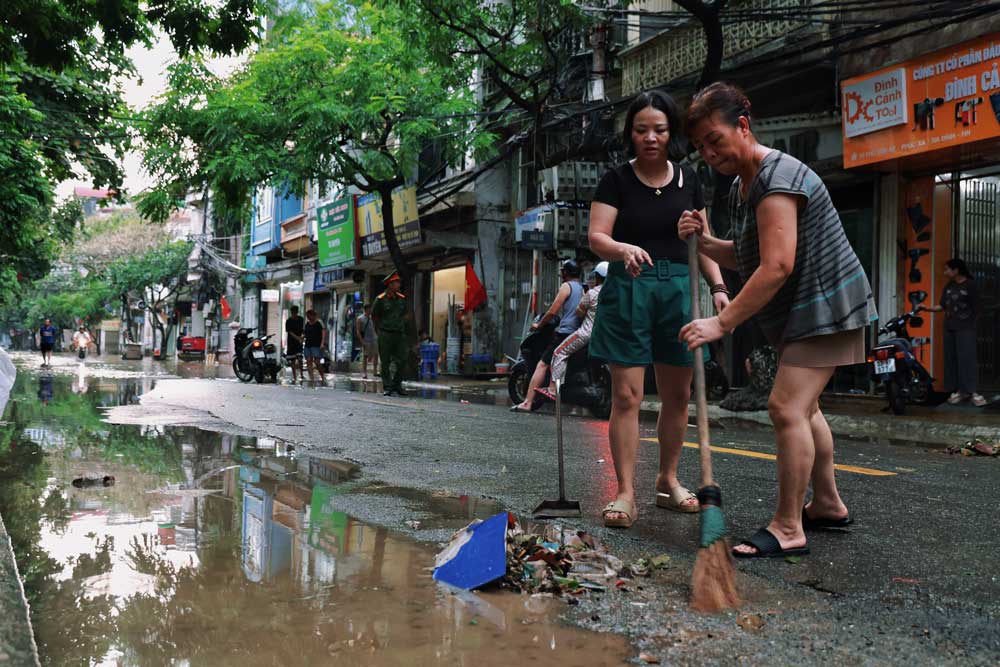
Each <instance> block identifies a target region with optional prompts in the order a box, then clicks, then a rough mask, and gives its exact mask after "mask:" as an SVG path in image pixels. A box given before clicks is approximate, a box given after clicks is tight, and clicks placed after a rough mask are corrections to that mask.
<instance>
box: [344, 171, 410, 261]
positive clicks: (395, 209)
mask: <svg viewBox="0 0 1000 667" xmlns="http://www.w3.org/2000/svg"><path fill="white" fill-rule="evenodd" d="M392 219H393V228H394V229H395V230H396V240H397V241H398V242H399V247H400V248H408V247H410V246H415V245H419V244H420V217H419V216H418V215H417V189H416V188H415V187H408V188H397V189H396V190H395V191H394V192H393V193H392ZM357 220H358V236H359V237H360V238H361V256H362V257H375V256H377V255H381V254H383V253H386V252H389V246H388V244H387V243H386V241H385V227H384V223H383V219H382V198H381V195H379V193H377V192H372V193H369V194H367V195H364V196H361V197H358V205H357Z"/></svg>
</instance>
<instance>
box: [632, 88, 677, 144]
mask: <svg viewBox="0 0 1000 667" xmlns="http://www.w3.org/2000/svg"><path fill="white" fill-rule="evenodd" d="M646 107H653V108H654V109H658V110H659V111H662V112H663V115H665V116H666V117H667V127H668V128H669V130H670V140H669V141H668V142H667V157H670V158H673V159H675V160H676V159H679V158H680V157H681V156H682V155H684V147H683V138H684V127H683V123H684V119H683V116H681V110H680V107H679V106H677V102H675V101H674V98H672V97H671V96H670V95H668V94H667V93H664V92H662V91H659V90H649V91H646V92H643V93H639V94H638V95H636V96H635V99H634V100H632V104H631V105H630V106H629V108H628V111H627V112H626V113H625V130H624V132H623V133H622V141H623V142H624V143H625V152H626V153H628V154H629V155H634V154H635V146H633V145H632V124H633V122H634V121H635V115H636V114H637V113H639V112H640V111H642V110H643V109H645V108H646Z"/></svg>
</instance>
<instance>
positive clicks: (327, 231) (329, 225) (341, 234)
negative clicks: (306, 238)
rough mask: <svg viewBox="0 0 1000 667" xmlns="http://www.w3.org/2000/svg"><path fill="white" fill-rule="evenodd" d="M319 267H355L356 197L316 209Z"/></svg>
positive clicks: (351, 196) (342, 199) (343, 198)
mask: <svg viewBox="0 0 1000 667" xmlns="http://www.w3.org/2000/svg"><path fill="white" fill-rule="evenodd" d="M316 222H317V231H318V237H319V238H318V244H319V265H320V266H321V267H323V268H325V269H340V268H344V267H348V266H353V265H354V261H355V256H354V246H355V243H354V196H353V195H347V196H346V197H341V198H340V199H338V200H336V201H334V202H333V203H330V204H327V205H326V206H321V207H319V208H318V209H316Z"/></svg>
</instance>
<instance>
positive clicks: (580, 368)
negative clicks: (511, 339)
mask: <svg viewBox="0 0 1000 667" xmlns="http://www.w3.org/2000/svg"><path fill="white" fill-rule="evenodd" d="M538 319H540V318H536V319H535V321H536V322H537V321H538ZM555 331H556V324H555V323H550V324H546V325H545V326H543V327H540V328H538V329H535V330H533V331H531V332H529V333H528V335H526V336H525V337H524V338H523V339H522V340H521V346H520V354H519V355H518V358H517V359H516V360H515V361H514V364H513V365H512V366H511V367H510V374H509V376H508V378H507V394H508V396H510V400H511V401H513V402H514V404H515V405H516V404H518V403H521V402H523V401H524V397H525V395H526V394H527V393H528V384H529V383H530V382H531V376H532V375H533V374H534V372H535V367H536V366H537V365H538V362H539V361H540V360H541V358H542V353H543V352H545V348H546V347H548V345H549V342H550V341H551V340H552V336H553V335H555ZM542 386H543V387H546V386H548V378H547V377H546V379H545V382H544V383H543V384H542ZM562 400H563V401H565V402H566V403H571V404H573V405H579V406H581V407H584V408H587V409H588V410H590V413H591V414H592V415H594V416H595V417H597V418H598V419H607V418H608V417H610V416H611V371H610V370H609V369H608V366H607V364H605V363H603V362H600V361H596V360H592V359H591V358H590V355H589V353H588V351H587V347H584V348H583V349H582V350H578V351H576V352H574V353H573V355H572V356H570V358H569V359H568V360H567V363H566V378H565V380H564V381H563V383H562ZM544 401H545V399H544V398H543V397H542V396H541V395H540V394H539V395H536V397H535V401H534V405H533V406H532V408H533V409H537V408H538V407H539V406H540V405H541V404H542V402H544Z"/></svg>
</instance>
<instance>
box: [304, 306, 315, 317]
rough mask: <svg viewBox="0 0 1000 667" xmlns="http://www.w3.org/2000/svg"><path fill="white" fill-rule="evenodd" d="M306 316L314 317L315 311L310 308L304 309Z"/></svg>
mask: <svg viewBox="0 0 1000 667" xmlns="http://www.w3.org/2000/svg"><path fill="white" fill-rule="evenodd" d="M306 317H316V311H315V310H313V309H312V308H310V309H309V310H307V311H306Z"/></svg>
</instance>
